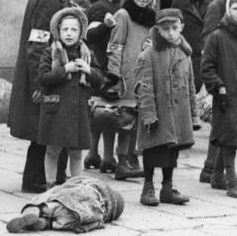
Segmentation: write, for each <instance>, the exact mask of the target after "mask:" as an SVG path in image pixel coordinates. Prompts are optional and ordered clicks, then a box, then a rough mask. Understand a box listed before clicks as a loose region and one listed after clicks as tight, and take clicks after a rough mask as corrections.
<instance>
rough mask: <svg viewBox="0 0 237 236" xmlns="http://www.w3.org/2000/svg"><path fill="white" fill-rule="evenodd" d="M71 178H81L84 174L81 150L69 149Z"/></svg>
mask: <svg viewBox="0 0 237 236" xmlns="http://www.w3.org/2000/svg"><path fill="white" fill-rule="evenodd" d="M68 154H69V157H70V172H71V177H74V176H79V175H80V174H81V172H82V161H81V160H82V153H81V150H80V149H76V148H75V149H74V148H69V149H68Z"/></svg>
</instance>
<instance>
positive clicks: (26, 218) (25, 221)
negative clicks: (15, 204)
mask: <svg viewBox="0 0 237 236" xmlns="http://www.w3.org/2000/svg"><path fill="white" fill-rule="evenodd" d="M38 220H39V216H38V215H37V214H33V213H29V214H24V215H22V216H20V217H17V218H14V219H12V220H10V221H9V222H8V223H7V226H6V227H7V230H8V231H9V232H10V233H18V232H20V231H21V230H24V229H26V228H27V227H28V226H31V225H33V224H35V223H36V222H38Z"/></svg>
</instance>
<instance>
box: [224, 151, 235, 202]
mask: <svg viewBox="0 0 237 236" xmlns="http://www.w3.org/2000/svg"><path fill="white" fill-rule="evenodd" d="M221 151H222V155H223V161H224V166H225V171H226V181H227V195H228V196H230V197H234V198H237V177H236V173H235V152H236V151H235V150H234V149H231V148H221Z"/></svg>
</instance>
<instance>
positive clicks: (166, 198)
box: [160, 181, 189, 205]
mask: <svg viewBox="0 0 237 236" xmlns="http://www.w3.org/2000/svg"><path fill="white" fill-rule="evenodd" d="M160 202H162V203H171V204H177V205H182V204H184V203H185V202H189V197H188V196H185V195H182V194H180V193H179V192H178V191H177V190H176V189H172V182H170V181H163V182H162V189H161V191H160Z"/></svg>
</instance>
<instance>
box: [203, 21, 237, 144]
mask: <svg viewBox="0 0 237 236" xmlns="http://www.w3.org/2000/svg"><path fill="white" fill-rule="evenodd" d="M236 32H237V25H232V24H231V23H229V22H228V21H227V18H226V17H225V18H224V19H223V21H222V22H221V26H220V27H219V29H217V30H216V31H214V32H213V33H212V34H211V35H210V36H209V38H208V40H207V43H206V47H205V49H204V55H203V59H202V64H201V68H202V75H203V80H204V83H205V85H206V88H207V91H208V92H209V93H211V94H213V95H214V96H213V106H212V112H213V116H212V117H213V120H212V128H213V130H212V134H211V141H212V143H213V144H215V145H217V146H225V147H232V148H235V149H236V148H237V92H236V91H237V67H236V65H237V33H236ZM221 86H225V88H226V91H227V97H228V101H229V105H228V109H227V111H226V112H225V113H224V112H222V111H221V110H220V109H219V106H218V88H219V87H221Z"/></svg>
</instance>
